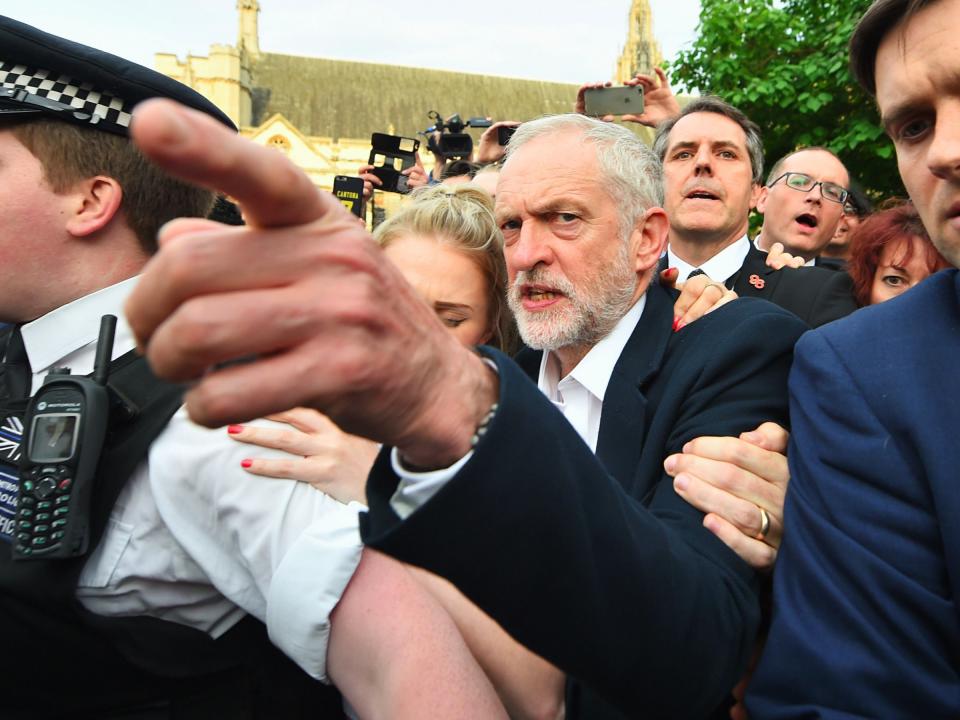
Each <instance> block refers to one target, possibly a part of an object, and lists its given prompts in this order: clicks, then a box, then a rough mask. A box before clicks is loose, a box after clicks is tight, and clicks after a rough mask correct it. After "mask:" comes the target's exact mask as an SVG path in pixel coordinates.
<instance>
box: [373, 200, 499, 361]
mask: <svg viewBox="0 0 960 720" xmlns="http://www.w3.org/2000/svg"><path fill="white" fill-rule="evenodd" d="M408 234H417V235H433V236H435V237H437V239H438V240H439V242H441V243H442V244H444V245H447V246H448V247H452V248H455V249H457V250H459V251H461V252H463V253H464V254H466V255H467V256H469V257H470V258H471V259H472V260H473V261H474V262H475V263H476V264H477V267H479V268H480V270H481V271H482V272H483V275H484V277H485V278H486V280H487V286H488V288H489V301H490V316H489V319H488V322H489V328H490V332H491V337H490V342H489V344H490V345H493V346H494V347H497V348H499V349H500V350H503V351H504V352H507V353H512V352H513V351H514V350H515V349H516V337H517V335H516V327H515V325H514V322H513V315H512V314H511V313H510V310H509V308H508V307H507V304H506V289H507V267H506V263H505V262H504V259H503V236H502V235H501V234H500V228H499V227H497V221H496V219H495V218H494V215H493V200H492V199H491V197H490V196H489V195H488V194H487V193H486V192H484V191H483V190H481V189H480V188H478V187H475V186H473V185H470V184H469V183H463V184H461V185H431V186H427V187H423V188H420V189H418V190H416V191H414V192H413V194H412V195H411V196H410V201H409V202H408V203H407V204H406V205H404V206H403V208H402V209H401V210H400V211H399V212H398V213H396V214H395V215H393V216H391V217H390V218H389V219H388V220H386V221H385V222H383V223H381V224H380V225H379V226H378V227H377V229H376V230H375V231H374V233H373V237H374V239H375V240H376V241H377V242H378V243H380V245H381V246H382V247H386V246H388V245H389V244H390V243H391V242H393V241H394V240H396V239H397V238H398V237H400V236H402V235H408Z"/></svg>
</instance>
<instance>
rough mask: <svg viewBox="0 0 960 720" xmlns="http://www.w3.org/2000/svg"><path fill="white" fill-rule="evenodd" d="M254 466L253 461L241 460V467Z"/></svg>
mask: <svg viewBox="0 0 960 720" xmlns="http://www.w3.org/2000/svg"><path fill="white" fill-rule="evenodd" d="M251 465H253V460H241V461H240V467H244V468H248V467H250V466H251Z"/></svg>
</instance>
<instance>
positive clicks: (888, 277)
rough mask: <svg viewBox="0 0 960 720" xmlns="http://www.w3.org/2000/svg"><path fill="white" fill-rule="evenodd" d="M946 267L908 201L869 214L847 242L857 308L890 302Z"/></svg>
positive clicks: (849, 269) (944, 261)
mask: <svg viewBox="0 0 960 720" xmlns="http://www.w3.org/2000/svg"><path fill="white" fill-rule="evenodd" d="M948 267H950V263H949V262H947V260H946V258H944V257H943V255H941V254H940V253H939V252H937V249H936V248H935V247H934V246H933V243H931V242H930V236H929V235H928V234H927V231H926V229H925V228H924V227H923V223H922V222H921V221H920V216H919V215H918V214H917V210H916V208H914V207H913V203H911V202H909V201H901V202H897V203H896V204H893V205H890V206H888V207H886V208H883V209H881V210H878V211H877V212H875V213H873V214H872V215H870V216H869V217H868V218H867V219H866V220H864V221H863V222H862V223H860V226H859V227H858V228H857V229H856V230H855V231H854V233H853V237H852V238H851V240H850V260H849V262H848V264H847V272H848V273H850V277H851V278H853V291H854V295H855V297H856V299H857V302H858V303H860V305H874V304H876V303H880V302H883V301H884V300H890V299H891V298H894V297H896V296H897V295H900V294H901V293H904V292H906V291H907V290H909V289H910V288H911V287H913V286H914V285H916V284H917V283H919V282H920V281H921V280H924V279H925V278H927V277H929V276H930V275H932V274H933V273H935V272H937V271H938V270H943V269H944V268H948Z"/></svg>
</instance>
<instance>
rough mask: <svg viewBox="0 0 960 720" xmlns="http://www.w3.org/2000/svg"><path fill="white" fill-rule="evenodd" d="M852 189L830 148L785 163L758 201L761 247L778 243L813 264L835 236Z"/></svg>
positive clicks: (796, 155)
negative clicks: (760, 216) (761, 219)
mask: <svg viewBox="0 0 960 720" xmlns="http://www.w3.org/2000/svg"><path fill="white" fill-rule="evenodd" d="M849 184H850V175H849V174H848V173H847V169H846V168H845V167H844V165H843V163H842V162H840V159H839V158H838V157H837V156H836V155H834V154H833V153H832V152H831V151H829V150H827V149H826V148H821V147H812V148H805V149H802V150H797V151H795V152H792V153H790V154H789V155H786V156H785V157H783V158H781V159H780V160H779V161H777V162H776V163H775V164H774V166H773V169H772V170H771V171H770V174H769V175H768V176H767V184H766V185H765V186H764V187H762V188H761V189H760V195H759V197H758V198H757V210H758V211H759V212H761V213H763V227H762V228H761V229H760V235H759V236H757V239H756V245H757V247H759V248H760V249H762V250H770V248H771V246H772V245H773V244H774V243H780V244H781V245H783V247H784V249H785V250H786V251H787V252H788V253H790V254H791V255H794V256H797V257H802V258H803V259H804V260H805V261H806V264H807V265H808V266H809V265H813V264H814V261H815V260H816V258H817V257H818V256H819V255H820V253H821V251H822V250H823V249H824V248H825V247H826V246H827V243H829V242H830V239H831V238H832V237H833V235H834V233H835V232H836V231H837V225H838V224H839V223H840V218H841V217H842V216H843V206H844V203H845V202H846V201H847V199H848V197H849V195H850V193H849V191H848V190H847V187H848V186H849Z"/></svg>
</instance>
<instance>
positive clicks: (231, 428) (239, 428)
mask: <svg viewBox="0 0 960 720" xmlns="http://www.w3.org/2000/svg"><path fill="white" fill-rule="evenodd" d="M674 329H676V325H674ZM227 432H228V433H230V434H231V435H236V434H237V433H241V432H243V425H227Z"/></svg>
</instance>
